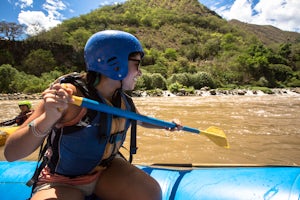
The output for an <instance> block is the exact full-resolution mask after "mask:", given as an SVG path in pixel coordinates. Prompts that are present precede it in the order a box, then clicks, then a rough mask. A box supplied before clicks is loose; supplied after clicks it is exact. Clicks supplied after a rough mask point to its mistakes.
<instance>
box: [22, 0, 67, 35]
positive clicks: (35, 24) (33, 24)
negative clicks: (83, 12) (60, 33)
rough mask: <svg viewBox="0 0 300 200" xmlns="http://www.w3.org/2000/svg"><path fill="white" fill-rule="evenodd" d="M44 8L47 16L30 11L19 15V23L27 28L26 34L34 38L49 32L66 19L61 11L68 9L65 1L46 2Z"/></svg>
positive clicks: (52, 0)
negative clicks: (42, 32)
mask: <svg viewBox="0 0 300 200" xmlns="http://www.w3.org/2000/svg"><path fill="white" fill-rule="evenodd" d="M21 1H26V0H21ZM27 1H30V0H27ZM42 7H43V9H44V10H45V11H46V14H45V13H44V12H42V11H29V10H27V11H26V10H22V11H21V12H20V13H19V16H18V21H19V23H20V24H24V25H26V26H27V29H26V33H27V34H28V35H31V36H33V35H37V34H38V33H40V32H41V31H47V30H49V29H51V28H53V27H55V26H57V25H58V24H60V23H61V21H62V20H63V19H64V16H63V15H62V14H61V11H63V10H65V9H66V5H65V4H64V3H63V1H61V0H46V2H45V3H44V4H43V5H42Z"/></svg>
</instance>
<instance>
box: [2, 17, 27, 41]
mask: <svg viewBox="0 0 300 200" xmlns="http://www.w3.org/2000/svg"><path fill="white" fill-rule="evenodd" d="M24 28H25V26H24V25H21V24H16V23H14V22H5V21H2V22H0V38H1V39H5V40H12V41H14V40H16V39H17V38H21V37H22V35H24V34H25V32H24Z"/></svg>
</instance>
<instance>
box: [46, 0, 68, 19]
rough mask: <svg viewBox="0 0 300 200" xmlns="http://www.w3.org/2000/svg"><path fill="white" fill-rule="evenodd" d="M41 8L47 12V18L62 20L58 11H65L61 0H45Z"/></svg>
mask: <svg viewBox="0 0 300 200" xmlns="http://www.w3.org/2000/svg"><path fill="white" fill-rule="evenodd" d="M43 8H44V10H46V11H47V12H48V17H49V18H53V19H63V15H62V14H61V13H60V12H59V11H62V10H65V9H66V5H65V4H64V3H63V2H62V1H61V0H46V3H45V4H43Z"/></svg>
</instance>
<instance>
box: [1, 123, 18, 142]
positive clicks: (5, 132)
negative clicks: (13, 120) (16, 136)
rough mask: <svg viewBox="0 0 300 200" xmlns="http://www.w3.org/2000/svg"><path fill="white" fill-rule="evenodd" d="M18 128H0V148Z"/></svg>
mask: <svg viewBox="0 0 300 200" xmlns="http://www.w3.org/2000/svg"><path fill="white" fill-rule="evenodd" d="M18 128H19V127H18V126H8V127H0V146H3V145H4V144H5V142H6V139H7V138H8V136H9V135H10V134H12V133H13V132H14V131H15V130H17V129H18Z"/></svg>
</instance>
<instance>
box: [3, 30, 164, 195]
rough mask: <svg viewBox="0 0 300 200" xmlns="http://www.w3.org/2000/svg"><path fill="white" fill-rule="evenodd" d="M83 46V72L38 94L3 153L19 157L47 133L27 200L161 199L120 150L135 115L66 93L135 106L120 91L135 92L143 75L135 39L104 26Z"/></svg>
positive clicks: (129, 107) (151, 182) (149, 179)
mask: <svg viewBox="0 0 300 200" xmlns="http://www.w3.org/2000/svg"><path fill="white" fill-rule="evenodd" d="M84 51H85V52H84V56H85V62H86V65H87V75H86V77H85V78H84V77H83V78H81V77H80V78H78V76H75V75H73V76H72V75H70V76H66V77H63V78H61V79H59V80H58V81H57V82H56V83H55V84H53V85H52V86H51V87H50V88H48V89H46V90H45V91H44V92H43V101H42V102H41V103H40V105H39V106H38V108H37V109H36V111H35V112H34V113H33V115H32V116H31V117H30V118H29V119H28V120H27V121H26V122H25V123H24V124H23V125H22V126H21V128H20V129H19V130H17V131H16V132H15V133H14V134H13V135H11V136H10V137H9V139H8V141H7V142H6V147H5V152H4V153H5V157H6V159H7V160H8V161H15V160H18V159H21V158H24V157H25V156H27V155H29V154H31V153H32V152H33V151H35V150H36V149H37V148H38V147H39V146H40V145H41V144H42V143H43V140H44V139H45V138H46V137H47V136H48V135H49V134H50V136H49V137H48V142H47V145H46V152H45V156H44V161H43V163H45V165H42V167H41V168H42V169H41V172H40V173H38V174H39V176H38V180H37V182H36V183H35V184H34V186H35V187H34V191H33V192H34V194H33V196H32V200H35V199H39V200H40V199H74V200H77V199H84V198H85V197H86V196H90V195H91V194H94V195H96V196H97V197H99V198H101V199H104V200H106V199H107V200H110V199H118V200H120V199H124V200H125V199H139V200H143V199H145V200H148V199H149V200H150V199H152V200H156V199H161V189H160V187H159V184H158V183H157V182H156V181H155V180H154V179H153V178H152V177H151V176H149V175H148V174H146V173H144V172H143V171H142V170H140V169H138V168H137V167H135V166H133V165H131V164H130V163H129V162H128V161H126V160H125V159H123V158H122V157H121V156H120V155H119V153H118V152H119V148H120V147H121V146H122V143H123V141H124V140H125V135H126V131H127V129H128V127H129V125H130V124H131V123H133V121H131V120H128V119H124V118H120V117H118V116H112V115H109V114H105V113H100V112H95V111H91V110H87V109H84V108H81V107H78V106H75V105H72V104H70V102H72V98H71V95H78V96H86V97H88V98H92V99H94V100H97V101H99V102H101V103H106V104H108V105H111V106H115V107H119V108H121V109H127V110H130V111H135V107H134V104H133V103H132V100H131V98H129V97H128V96H127V95H126V94H125V93H124V91H130V90H133V89H134V86H135V84H136V81H137V78H138V77H139V76H141V71H140V69H139V66H140V62H141V59H142V57H143V55H144V52H143V49H142V46H141V44H140V42H139V41H138V40H137V38H135V37H134V36H133V35H131V34H129V33H126V32H122V31H114V30H107V31H101V32H98V33H96V34H94V35H93V36H91V38H90V39H89V40H88V42H87V44H86V46H85V49H84ZM138 124H139V125H142V126H145V127H148V128H159V127H155V126H153V125H150V124H146V123H142V122H138Z"/></svg>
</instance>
